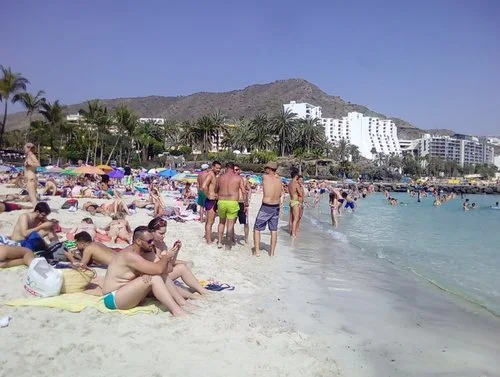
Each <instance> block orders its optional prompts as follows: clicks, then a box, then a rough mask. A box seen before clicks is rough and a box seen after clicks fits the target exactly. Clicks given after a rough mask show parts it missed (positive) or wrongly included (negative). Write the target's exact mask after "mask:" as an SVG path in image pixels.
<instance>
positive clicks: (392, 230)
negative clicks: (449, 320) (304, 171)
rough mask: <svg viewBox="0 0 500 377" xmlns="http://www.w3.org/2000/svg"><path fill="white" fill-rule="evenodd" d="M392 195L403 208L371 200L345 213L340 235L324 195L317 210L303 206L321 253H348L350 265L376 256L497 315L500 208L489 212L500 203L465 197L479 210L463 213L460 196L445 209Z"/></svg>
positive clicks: (379, 197)
mask: <svg viewBox="0 0 500 377" xmlns="http://www.w3.org/2000/svg"><path fill="white" fill-rule="evenodd" d="M391 196H393V197H395V198H397V199H398V200H399V201H400V202H402V203H404V204H400V205H398V206H390V205H388V203H387V200H386V199H385V197H384V196H383V195H382V194H372V195H369V196H368V197H367V198H366V199H360V200H358V202H357V204H358V206H357V208H356V211H355V212H354V213H351V212H350V211H343V213H342V215H341V216H340V218H339V223H340V225H339V226H338V228H336V229H334V228H332V225H331V220H330V210H329V207H328V203H327V201H328V200H327V199H328V198H327V196H326V195H323V197H322V200H321V202H320V205H319V208H306V210H305V219H304V221H305V222H309V223H310V224H312V225H313V228H314V229H315V230H316V231H319V232H320V233H322V234H323V235H324V236H323V237H321V238H323V242H324V246H323V247H321V251H320V252H319V253H320V254H324V253H326V254H328V250H329V249H333V248H336V249H339V248H340V249H342V248H343V249H344V250H350V251H349V253H352V255H350V258H351V259H352V258H357V257H361V256H362V255H363V254H365V255H371V256H374V257H376V258H377V259H378V260H379V261H380V262H379V263H390V264H393V265H394V266H395V267H396V268H398V269H400V270H402V271H403V272H405V273H408V274H413V275H416V276H418V277H419V278H420V279H424V280H426V281H428V282H431V283H432V284H434V285H435V286H436V287H439V288H441V289H442V290H445V291H447V292H448V293H449V294H453V295H456V296H458V297H460V298H461V299H464V300H467V301H469V302H472V303H474V304H477V305H480V306H482V307H483V308H486V309H487V310H488V311H490V312H492V313H493V314H495V315H499V316H500V210H493V209H491V208H490V207H491V206H494V205H495V202H497V201H499V200H500V197H499V196H492V195H468V196H466V198H468V199H469V201H470V203H473V202H474V203H476V206H477V207H478V209H475V210H471V211H464V210H463V209H462V203H463V201H464V199H465V198H464V199H461V198H460V196H458V197H457V198H456V199H454V200H452V201H449V202H447V203H444V204H443V205H442V206H440V207H434V206H433V198H432V197H430V196H429V197H427V198H421V202H417V198H414V197H411V196H410V195H409V194H407V193H399V194H391ZM306 237H307V236H306ZM318 257H319V256H318ZM320 258H322V259H324V258H327V256H323V257H320ZM307 259H308V260H309V261H310V260H311V257H310V256H307Z"/></svg>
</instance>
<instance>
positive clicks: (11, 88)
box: [0, 65, 29, 147]
mask: <svg viewBox="0 0 500 377" xmlns="http://www.w3.org/2000/svg"><path fill="white" fill-rule="evenodd" d="M0 70H1V71H2V74H3V76H2V78H1V79H0V102H1V101H4V102H5V106H4V114H3V121H2V126H1V128H0V147H1V146H2V145H3V134H4V133H5V123H6V122H7V109H8V103H9V99H11V96H12V99H11V102H12V103H16V102H17V101H18V97H17V96H16V94H19V93H21V92H24V91H26V87H27V85H28V84H29V81H28V79H27V78H25V77H23V76H22V75H21V74H20V73H14V72H12V71H11V69H10V67H4V66H3V65H0Z"/></svg>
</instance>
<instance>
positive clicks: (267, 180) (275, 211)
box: [253, 161, 283, 257]
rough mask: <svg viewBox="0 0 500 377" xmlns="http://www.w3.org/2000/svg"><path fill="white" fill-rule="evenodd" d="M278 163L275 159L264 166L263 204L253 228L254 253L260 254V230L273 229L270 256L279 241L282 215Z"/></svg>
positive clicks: (281, 186)
mask: <svg viewBox="0 0 500 377" xmlns="http://www.w3.org/2000/svg"><path fill="white" fill-rule="evenodd" d="M276 170H278V164H277V163H276V162H274V161H271V162H268V163H267V164H266V166H265V167H264V172H265V174H264V175H263V176H262V190H263V196H262V206H261V207H260V210H259V213H258V214H257V218H256V219H255V226H254V230H253V242H254V245H255V250H254V252H253V254H254V255H255V256H257V257H258V256H260V232H262V231H263V230H265V229H266V225H267V226H268V227H269V230H270V231H271V250H270V251H269V256H271V257H272V256H274V251H275V249H276V243H277V241H278V221H279V216H280V201H281V193H282V188H283V184H282V183H281V178H280V177H279V176H278V174H276Z"/></svg>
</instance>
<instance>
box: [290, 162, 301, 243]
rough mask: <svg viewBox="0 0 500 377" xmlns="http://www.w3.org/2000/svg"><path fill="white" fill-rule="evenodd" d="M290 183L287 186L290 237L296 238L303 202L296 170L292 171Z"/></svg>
mask: <svg viewBox="0 0 500 377" xmlns="http://www.w3.org/2000/svg"><path fill="white" fill-rule="evenodd" d="M291 178H292V179H291V181H290V183H289V184H288V192H289V194H290V221H289V226H290V236H291V237H292V238H297V229H298V227H299V220H300V209H301V207H302V202H303V201H304V198H303V197H302V196H303V191H302V188H301V187H300V184H299V172H298V170H297V169H292V172H291Z"/></svg>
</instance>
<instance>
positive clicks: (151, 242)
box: [141, 238, 155, 245]
mask: <svg viewBox="0 0 500 377" xmlns="http://www.w3.org/2000/svg"><path fill="white" fill-rule="evenodd" d="M141 241H142V242H146V243H147V244H148V245H152V244H153V242H155V240H154V238H151V239H150V240H143V239H141Z"/></svg>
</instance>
